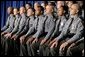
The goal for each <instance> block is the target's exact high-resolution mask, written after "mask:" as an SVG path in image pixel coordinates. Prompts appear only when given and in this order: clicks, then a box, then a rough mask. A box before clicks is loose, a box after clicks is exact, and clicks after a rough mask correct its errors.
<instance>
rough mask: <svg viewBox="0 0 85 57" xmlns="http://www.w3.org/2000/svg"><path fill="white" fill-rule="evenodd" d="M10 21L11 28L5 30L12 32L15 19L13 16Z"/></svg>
mask: <svg viewBox="0 0 85 57" xmlns="http://www.w3.org/2000/svg"><path fill="white" fill-rule="evenodd" d="M10 21H11V22H10V25H9V28H8V29H7V30H5V32H11V31H12V30H13V26H14V21H15V19H14V17H13V16H11V18H10Z"/></svg>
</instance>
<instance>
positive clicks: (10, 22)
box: [1, 7, 14, 35]
mask: <svg viewBox="0 0 85 57" xmlns="http://www.w3.org/2000/svg"><path fill="white" fill-rule="evenodd" d="M12 11H13V9H12V7H8V9H7V12H8V14H9V16H8V19H7V22H6V25H5V26H4V27H3V28H2V29H1V32H2V33H1V35H4V34H6V33H7V32H10V31H11V30H12V29H13V23H14V20H13V13H12Z"/></svg>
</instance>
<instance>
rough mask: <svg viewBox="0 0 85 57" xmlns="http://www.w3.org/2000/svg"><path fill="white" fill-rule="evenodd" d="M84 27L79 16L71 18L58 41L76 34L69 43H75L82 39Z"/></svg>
mask: <svg viewBox="0 0 85 57" xmlns="http://www.w3.org/2000/svg"><path fill="white" fill-rule="evenodd" d="M83 30H84V26H83V24H82V20H81V19H80V18H79V17H78V16H71V17H70V18H69V20H68V21H67V22H66V23H65V26H64V28H63V30H62V32H61V34H60V35H59V36H58V37H57V39H58V40H60V39H62V38H63V37H64V36H66V35H68V34H74V35H73V36H72V37H71V38H70V39H69V40H68V42H69V43H72V42H75V41H76V40H78V39H79V38H81V37H82V33H83Z"/></svg>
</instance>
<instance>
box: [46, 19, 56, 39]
mask: <svg viewBox="0 0 85 57" xmlns="http://www.w3.org/2000/svg"><path fill="white" fill-rule="evenodd" d="M49 24H50V25H49V28H50V29H49V32H48V33H47V35H46V36H45V38H46V39H48V38H50V36H51V35H52V33H53V31H54V26H55V22H54V20H53V19H51V20H50V23H49Z"/></svg>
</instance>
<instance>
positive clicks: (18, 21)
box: [11, 15, 21, 34]
mask: <svg viewBox="0 0 85 57" xmlns="http://www.w3.org/2000/svg"><path fill="white" fill-rule="evenodd" d="M20 20H21V19H20V16H19V15H15V22H14V28H13V30H12V32H11V33H12V34H14V33H16V32H17V31H18V28H19V24H20Z"/></svg>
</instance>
